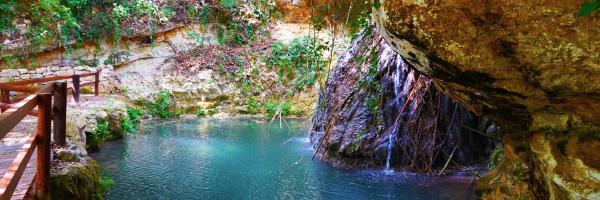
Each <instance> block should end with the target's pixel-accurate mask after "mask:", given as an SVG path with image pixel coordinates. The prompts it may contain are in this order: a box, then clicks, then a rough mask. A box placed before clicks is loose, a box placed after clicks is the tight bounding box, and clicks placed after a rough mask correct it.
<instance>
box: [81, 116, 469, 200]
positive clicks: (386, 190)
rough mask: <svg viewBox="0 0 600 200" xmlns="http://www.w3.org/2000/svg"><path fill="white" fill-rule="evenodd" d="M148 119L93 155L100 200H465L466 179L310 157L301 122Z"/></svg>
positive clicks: (304, 127)
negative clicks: (348, 166) (102, 174)
mask: <svg viewBox="0 0 600 200" xmlns="http://www.w3.org/2000/svg"><path fill="white" fill-rule="evenodd" d="M287 122H288V124H289V126H285V125H283V126H281V127H280V126H279V123H272V124H271V123H268V121H267V122H262V121H257V120H256V119H227V120H214V119H203V120H190V121H179V122H169V123H166V122H153V123H149V124H146V125H145V126H144V127H142V130H144V131H142V132H141V133H139V134H137V135H134V136H131V137H129V138H127V139H126V140H125V141H122V142H113V143H110V144H108V145H105V147H104V148H103V149H102V150H101V151H100V152H99V153H96V154H94V155H93V157H95V158H96V159H97V160H98V161H99V163H100V165H101V166H102V168H103V169H104V170H105V171H106V173H107V174H108V175H110V176H112V177H114V180H115V183H116V184H115V186H114V187H113V189H112V191H111V193H110V194H108V195H107V197H106V198H107V199H468V198H471V196H472V195H473V192H472V191H471V190H470V186H469V183H468V181H465V180H464V179H459V180H451V179H439V178H431V177H423V176H414V175H411V174H405V173H400V172H394V173H393V174H391V175H386V174H384V173H383V172H382V171H377V170H342V169H335V168H332V167H330V166H329V165H327V164H325V163H323V162H321V161H318V160H311V157H312V153H313V152H312V151H313V150H312V148H310V146H309V145H310V144H309V141H308V138H306V134H305V132H306V130H308V129H307V123H305V122H304V121H303V120H288V121H287Z"/></svg>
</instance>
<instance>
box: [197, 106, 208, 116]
mask: <svg viewBox="0 0 600 200" xmlns="http://www.w3.org/2000/svg"><path fill="white" fill-rule="evenodd" d="M206 114H207V111H206V109H204V108H198V109H196V116H198V117H204V116H206Z"/></svg>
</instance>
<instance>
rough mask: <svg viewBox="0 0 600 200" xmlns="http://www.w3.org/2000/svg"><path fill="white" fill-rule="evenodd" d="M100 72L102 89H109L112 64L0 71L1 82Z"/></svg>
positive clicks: (89, 77) (89, 79) (87, 78)
mask: <svg viewBox="0 0 600 200" xmlns="http://www.w3.org/2000/svg"><path fill="white" fill-rule="evenodd" d="M98 70H101V72H100V82H101V83H100V89H101V90H105V91H107V90H108V89H109V88H110V87H112V85H113V84H114V83H113V81H114V78H113V74H114V70H113V66H112V65H100V66H97V67H90V66H76V67H40V68H37V69H33V70H28V69H25V68H21V69H3V70H2V71H0V82H11V81H19V80H27V79H36V78H49V77H55V76H65V75H73V74H86V73H95V72H97V71H98ZM94 79H95V78H94V76H88V77H82V78H81V81H82V82H87V81H94ZM67 81H70V80H67Z"/></svg>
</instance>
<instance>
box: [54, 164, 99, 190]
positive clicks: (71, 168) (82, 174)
mask: <svg viewBox="0 0 600 200" xmlns="http://www.w3.org/2000/svg"><path fill="white" fill-rule="evenodd" d="M63 164H65V163H61V165H63ZM66 165H67V166H65V167H64V168H62V169H61V170H60V171H58V172H56V173H52V174H51V175H50V191H52V192H51V193H50V195H51V197H52V199H61V200H71V199H73V200H83V199H91V200H96V199H104V197H103V196H102V194H100V193H99V188H100V185H99V184H100V183H99V182H100V166H98V163H96V161H95V160H93V159H92V158H89V157H87V158H85V159H83V161H81V162H69V163H68V164H66Z"/></svg>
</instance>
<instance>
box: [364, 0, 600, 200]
mask: <svg viewBox="0 0 600 200" xmlns="http://www.w3.org/2000/svg"><path fill="white" fill-rule="evenodd" d="M582 2H583V0H578V1H570V0H547V1H479V0H444V1H431V0H379V3H376V4H374V16H375V19H376V23H377V26H378V27H379V29H380V30H382V31H381V32H382V35H384V37H385V38H386V40H387V42H388V43H389V44H390V45H391V46H393V47H394V48H395V50H396V51H398V52H399V53H400V54H401V55H402V56H403V57H404V58H406V59H407V60H408V61H409V62H410V63H411V64H412V65H413V66H415V68H417V70H419V71H421V72H423V73H425V74H427V75H429V76H430V77H432V78H434V79H435V82H436V85H437V86H438V87H439V88H441V89H442V90H444V91H445V92H446V93H448V94H449V95H451V96H453V97H455V98H456V99H457V100H459V101H461V102H463V103H464V104H466V105H467V106H468V107H470V108H471V109H473V110H474V111H476V112H478V113H481V114H486V115H490V116H492V117H493V118H494V119H495V120H496V121H497V122H498V123H500V124H501V125H502V127H503V129H504V130H505V133H507V136H506V137H505V140H504V142H505V144H506V145H507V146H509V148H512V150H514V151H515V152H509V153H512V154H513V157H512V159H509V158H507V159H505V160H504V161H503V163H505V165H507V166H499V167H498V168H496V169H494V170H493V171H492V172H490V173H489V174H488V175H487V177H485V178H484V179H482V180H483V181H487V182H488V186H491V187H489V188H486V190H485V191H484V193H486V194H488V195H484V197H486V198H502V197H503V196H502V194H503V195H508V196H504V197H515V198H520V197H519V196H511V195H515V194H516V193H523V195H525V196H527V197H529V196H531V197H536V198H550V199H565V198H566V199H571V198H575V199H578V198H582V199H590V198H591V199H594V198H600V189H599V188H600V179H599V177H600V171H599V170H600V169H599V168H598V164H597V163H598V160H597V158H593V157H597V156H594V155H593V154H592V153H591V152H599V151H600V146H599V145H598V144H597V143H598V141H599V140H600V136H599V134H598V133H599V132H600V128H599V127H600V13H599V12H596V13H593V14H591V15H588V16H585V17H581V18H578V17H577V13H578V11H579V9H580V6H581V4H582ZM533 133H538V134H536V136H535V137H532V135H534V134H533ZM559 135H561V136H560V137H563V136H564V135H569V138H570V139H569V140H568V141H566V142H565V141H562V140H561V139H558V137H559ZM564 137H566V136H564ZM507 138H512V139H507ZM515 138H517V140H522V141H524V142H526V144H525V145H523V144H519V145H515V146H513V144H512V141H513V140H514V139H515ZM511 146H512V147H511ZM575 146H578V147H575ZM579 146H585V147H586V148H581V147H579ZM561 148H564V150H561ZM505 149H506V148H505ZM557 152H562V153H561V156H558V155H559V154H558V153H557ZM521 154H522V155H521ZM563 154H564V155H563ZM507 157H508V156H507ZM552 162H558V163H557V164H555V165H553V164H552ZM522 164H524V165H526V166H527V169H523V170H526V173H524V174H525V175H526V176H527V177H523V178H522V179H521V180H520V181H518V182H515V181H511V180H512V179H511V178H510V177H511V176H513V175H515V173H514V166H516V165H522ZM501 165H502V164H501ZM509 165H510V166H509ZM511 171H512V172H511ZM501 180H502V181H501ZM517 183H518V184H517ZM521 183H525V184H527V187H524V186H523V187H521V186H519V187H516V186H518V185H520V184H521ZM480 185H485V184H480ZM499 188H502V189H499ZM517 190H519V192H515V191H517Z"/></svg>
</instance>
